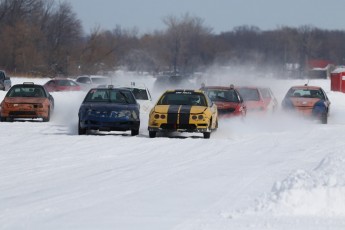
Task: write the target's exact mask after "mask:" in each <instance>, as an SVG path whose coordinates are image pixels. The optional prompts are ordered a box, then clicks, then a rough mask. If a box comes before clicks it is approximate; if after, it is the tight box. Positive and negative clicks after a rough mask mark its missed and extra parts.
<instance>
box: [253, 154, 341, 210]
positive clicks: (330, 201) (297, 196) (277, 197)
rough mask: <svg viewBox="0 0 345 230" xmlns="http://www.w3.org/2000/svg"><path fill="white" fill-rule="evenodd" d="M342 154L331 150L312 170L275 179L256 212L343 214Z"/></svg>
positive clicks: (299, 171) (259, 202)
mask: <svg viewBox="0 0 345 230" xmlns="http://www.w3.org/2000/svg"><path fill="white" fill-rule="evenodd" d="M344 165H345V155H344V154H343V153H338V154H332V155H330V156H328V157H326V158H325V159H323V160H322V161H321V163H320V164H319V166H318V167H317V168H316V169H314V170H313V171H310V172H308V171H304V170H298V171H296V172H295V173H293V174H292V175H290V176H289V177H287V178H286V179H285V180H283V181H279V182H276V183H275V184H274V186H273V188H272V191H271V193H270V194H268V195H267V196H266V198H264V199H262V200H261V201H258V204H257V206H256V208H255V211H256V212H265V213H267V212H268V213H271V214H272V215H297V216H322V217H345V208H344V207H345V167H344Z"/></svg>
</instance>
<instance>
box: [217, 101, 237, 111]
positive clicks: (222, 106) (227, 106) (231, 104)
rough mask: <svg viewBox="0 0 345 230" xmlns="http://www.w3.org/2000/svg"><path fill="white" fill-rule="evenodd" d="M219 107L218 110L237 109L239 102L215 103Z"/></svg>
mask: <svg viewBox="0 0 345 230" xmlns="http://www.w3.org/2000/svg"><path fill="white" fill-rule="evenodd" d="M214 103H215V104H216V105H217V108H218V109H230V108H236V107H237V106H238V104H239V103H238V102H219V101H215V102H214Z"/></svg>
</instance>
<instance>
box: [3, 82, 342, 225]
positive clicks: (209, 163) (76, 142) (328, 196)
mask: <svg viewBox="0 0 345 230" xmlns="http://www.w3.org/2000/svg"><path fill="white" fill-rule="evenodd" d="M123 79H126V77H123ZM123 79H122V80H123ZM28 80H29V81H34V82H36V83H42V84H43V83H45V82H46V81H47V79H33V80H32V79H21V78H12V81H13V83H21V82H23V81H28ZM126 80H127V79H126ZM128 80H133V79H128ZM134 80H136V81H144V82H145V83H146V85H147V86H148V87H149V88H151V89H152V88H153V85H154V79H153V78H151V77H145V78H140V79H134ZM231 83H235V84H236V83H237V82H236V81H234V80H233V79H232V82H231ZM304 83H305V81H303V80H274V79H261V80H260V81H259V82H256V84H262V85H269V86H270V87H271V89H272V90H273V92H274V93H275V94H276V96H277V98H278V101H279V102H281V99H282V97H283V96H284V95H285V93H286V91H287V90H288V88H289V87H290V86H292V85H295V84H304ZM309 84H310V85H320V86H322V87H323V88H324V89H325V90H326V92H327V93H328V96H329V98H330V100H331V102H332V106H331V107H332V108H331V113H330V117H329V122H328V124H327V125H321V124H318V123H316V122H314V121H310V120H305V119H302V118H298V117H291V116H288V115H286V114H284V113H283V112H282V111H278V112H277V113H275V114H267V116H251V115H248V117H247V118H246V120H245V121H244V122H243V121H240V120H237V119H231V120H220V122H219V129H218V130H217V131H216V132H214V133H212V135H211V139H209V140H206V139H203V138H202V135H200V134H177V135H175V134H174V135H171V136H169V137H157V138H154V139H150V138H148V131H147V120H148V117H147V114H142V122H141V129H140V134H139V136H135V137H131V136H130V133H129V132H128V133H125V134H123V133H121V132H113V133H100V134H99V135H88V136H78V135H77V119H78V118H77V112H78V109H79V106H80V103H81V101H82V99H83V97H84V96H85V92H68V93H63V92H57V93H53V94H52V95H53V96H54V98H55V104H56V107H55V113H54V116H53V117H52V119H51V122H48V123H42V122H36V121H26V122H21V121H19V122H13V123H7V122H6V123H4V122H3V123H0V143H1V153H0V229H2V230H4V229H11V230H13V229H35V230H39V229H42V230H46V229H57V230H61V229H73V230H76V229H80V230H85V229H121V230H138V229H140V230H145V229H147V230H156V229H157V230H162V229H173V230H196V229H198V230H223V229H224V230H225V229H227V230H229V229H235V230H243V229H253V230H260V229H284V230H285V229H286V230H290V229H294V230H318V229H332V230H335V229H339V230H340V229H341V230H343V229H345V167H344V165H345V142H344V140H345V131H344V130H345V129H344V128H345V94H342V93H339V92H331V91H330V82H329V80H312V81H310V82H309ZM152 93H153V95H154V100H156V99H157V96H158V95H159V94H160V92H152ZM4 95H5V92H2V91H0V99H1V100H2V98H3V97H4Z"/></svg>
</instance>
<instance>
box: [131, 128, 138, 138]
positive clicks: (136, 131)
mask: <svg viewBox="0 0 345 230" xmlns="http://www.w3.org/2000/svg"><path fill="white" fill-rule="evenodd" d="M138 134H139V129H132V130H131V136H137V135H138Z"/></svg>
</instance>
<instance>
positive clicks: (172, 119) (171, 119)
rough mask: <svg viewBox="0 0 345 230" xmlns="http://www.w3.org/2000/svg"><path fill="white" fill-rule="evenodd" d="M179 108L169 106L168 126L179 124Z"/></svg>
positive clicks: (177, 106)
mask: <svg viewBox="0 0 345 230" xmlns="http://www.w3.org/2000/svg"><path fill="white" fill-rule="evenodd" d="M179 108H180V106H179V105H169V109H168V117H167V123H168V124H177V117H178V111H179Z"/></svg>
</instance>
